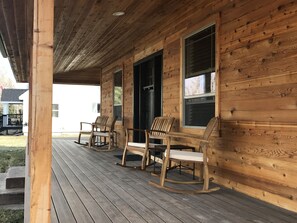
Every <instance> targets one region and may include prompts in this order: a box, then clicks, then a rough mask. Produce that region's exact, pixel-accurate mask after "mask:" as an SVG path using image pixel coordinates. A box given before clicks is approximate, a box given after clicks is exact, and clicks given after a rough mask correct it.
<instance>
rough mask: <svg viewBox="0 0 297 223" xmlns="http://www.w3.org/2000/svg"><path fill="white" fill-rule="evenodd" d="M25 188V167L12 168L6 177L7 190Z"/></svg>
mask: <svg viewBox="0 0 297 223" xmlns="http://www.w3.org/2000/svg"><path fill="white" fill-rule="evenodd" d="M13 188H25V167H24V166H14V167H10V168H9V169H8V171H7V176H6V189H13Z"/></svg>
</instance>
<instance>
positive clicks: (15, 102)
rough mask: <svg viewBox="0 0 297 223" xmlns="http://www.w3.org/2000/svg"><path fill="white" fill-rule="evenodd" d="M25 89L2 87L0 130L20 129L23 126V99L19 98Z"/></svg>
mask: <svg viewBox="0 0 297 223" xmlns="http://www.w3.org/2000/svg"><path fill="white" fill-rule="evenodd" d="M26 91H27V90H26V89H13V88H11V89H2V95H1V104H2V108H3V109H2V115H1V116H0V117H1V118H0V132H3V131H6V133H7V134H8V131H9V130H17V131H19V132H21V131H22V126H23V101H22V100H21V99H20V98H19V97H20V95H22V94H23V93H24V92H26Z"/></svg>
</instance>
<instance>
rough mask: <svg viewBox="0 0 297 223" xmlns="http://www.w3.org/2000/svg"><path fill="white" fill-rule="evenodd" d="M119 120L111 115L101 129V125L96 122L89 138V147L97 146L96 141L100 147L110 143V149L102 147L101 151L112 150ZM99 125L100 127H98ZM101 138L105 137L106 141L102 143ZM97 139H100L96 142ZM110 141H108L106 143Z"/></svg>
mask: <svg viewBox="0 0 297 223" xmlns="http://www.w3.org/2000/svg"><path fill="white" fill-rule="evenodd" d="M116 120H117V117H115V118H113V117H109V118H108V120H107V122H106V124H105V127H104V128H103V129H100V126H98V125H97V124H96V123H94V125H93V128H92V131H91V135H90V138H89V148H90V147H95V146H96V143H97V145H98V146H99V147H101V146H105V145H108V149H107V150H104V149H100V151H111V150H113V148H114V125H115V122H116ZM98 127H99V128H98ZM101 138H104V142H103V143H102V141H101ZM96 139H97V140H98V141H97V142H96ZM106 141H108V143H106Z"/></svg>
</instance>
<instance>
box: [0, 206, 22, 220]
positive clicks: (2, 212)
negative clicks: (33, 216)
mask: <svg viewBox="0 0 297 223" xmlns="http://www.w3.org/2000/svg"><path fill="white" fill-rule="evenodd" d="M0 222H1V223H22V222H24V211H23V210H6V209H0Z"/></svg>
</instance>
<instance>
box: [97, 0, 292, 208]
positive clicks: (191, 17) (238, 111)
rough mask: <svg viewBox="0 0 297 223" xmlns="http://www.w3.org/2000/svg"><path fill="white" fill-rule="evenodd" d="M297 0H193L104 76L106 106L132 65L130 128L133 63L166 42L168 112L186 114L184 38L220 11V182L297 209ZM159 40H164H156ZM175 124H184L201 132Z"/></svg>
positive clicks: (216, 152) (215, 169) (214, 157)
mask: <svg viewBox="0 0 297 223" xmlns="http://www.w3.org/2000/svg"><path fill="white" fill-rule="evenodd" d="M296 13H297V2H296V1H293V0H292V1H289V0H278V1H270V0H262V1H258V0H249V1H248V0H240V1H239V0H238V1H235V0H234V1H229V0H228V1H227V0H226V1H224V0H223V1H218V0H217V1H192V2H191V3H189V4H188V5H187V6H186V7H185V9H183V10H182V11H180V12H177V13H176V14H174V15H172V20H171V21H167V22H164V23H165V24H164V25H163V26H162V25H161V26H160V27H155V29H154V30H152V31H151V33H149V34H148V35H147V37H146V38H145V39H143V40H142V41H141V42H138V43H135V50H134V52H132V54H131V55H127V56H126V57H125V58H122V59H120V60H118V61H116V62H114V63H112V64H110V65H109V66H108V67H107V68H103V75H102V113H103V114H110V113H112V100H113V99H112V89H113V88H112V74H113V71H114V69H115V68H116V67H117V66H123V68H124V69H123V70H124V73H123V75H124V102H123V104H124V105H123V106H124V109H123V110H124V112H123V113H124V126H122V125H120V126H117V129H118V131H119V132H120V135H121V137H120V146H121V147H123V143H124V137H123V129H124V127H133V63H134V62H136V61H137V60H139V59H141V58H144V57H145V56H146V55H149V54H151V53H153V52H155V51H156V50H158V49H159V48H160V49H163V80H162V81H163V89H162V91H163V94H162V97H163V115H170V116H173V117H175V118H177V119H178V120H180V118H181V117H182V107H181V103H182V94H181V89H182V79H181V75H182V74H181V37H183V36H185V35H188V34H190V33H192V32H193V31H195V30H198V29H199V28H201V27H202V26H203V24H204V23H205V22H207V21H208V20H213V22H215V21H216V18H217V17H218V15H219V14H220V20H219V21H220V22H219V23H220V24H217V25H219V26H220V29H219V33H218V39H217V41H218V42H219V43H217V44H219V45H220V48H219V55H217V56H219V67H218V68H219V76H220V77H219V81H220V82H219V83H220V84H219V86H218V89H219V98H218V99H219V100H218V102H219V105H217V106H219V109H218V112H217V113H218V114H217V115H220V116H221V130H220V137H219V136H218V135H216V136H214V137H213V141H212V144H211V146H210V149H209V154H210V157H211V158H210V166H211V173H212V176H213V177H214V179H215V182H217V183H219V184H221V185H224V186H226V187H229V188H233V189H235V190H237V191H241V192H243V193H246V194H248V195H251V196H253V197H256V198H259V199H261V200H264V201H267V202H270V203H272V204H275V205H278V206H281V207H283V208H286V209H289V210H293V211H295V212H296V211H297V186H296V182H297V171H296V169H297V161H296V160H297V121H296V120H297V111H296V109H297V106H296V104H297V99H296V96H297V87H296V86H297V85H296V84H297V19H296ZM154 46H156V47H154ZM179 124H180V122H177V123H176V125H175V129H176V130H180V131H185V132H187V131H189V132H194V133H197V134H199V133H201V130H198V129H187V128H182V126H181V127H179Z"/></svg>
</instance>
